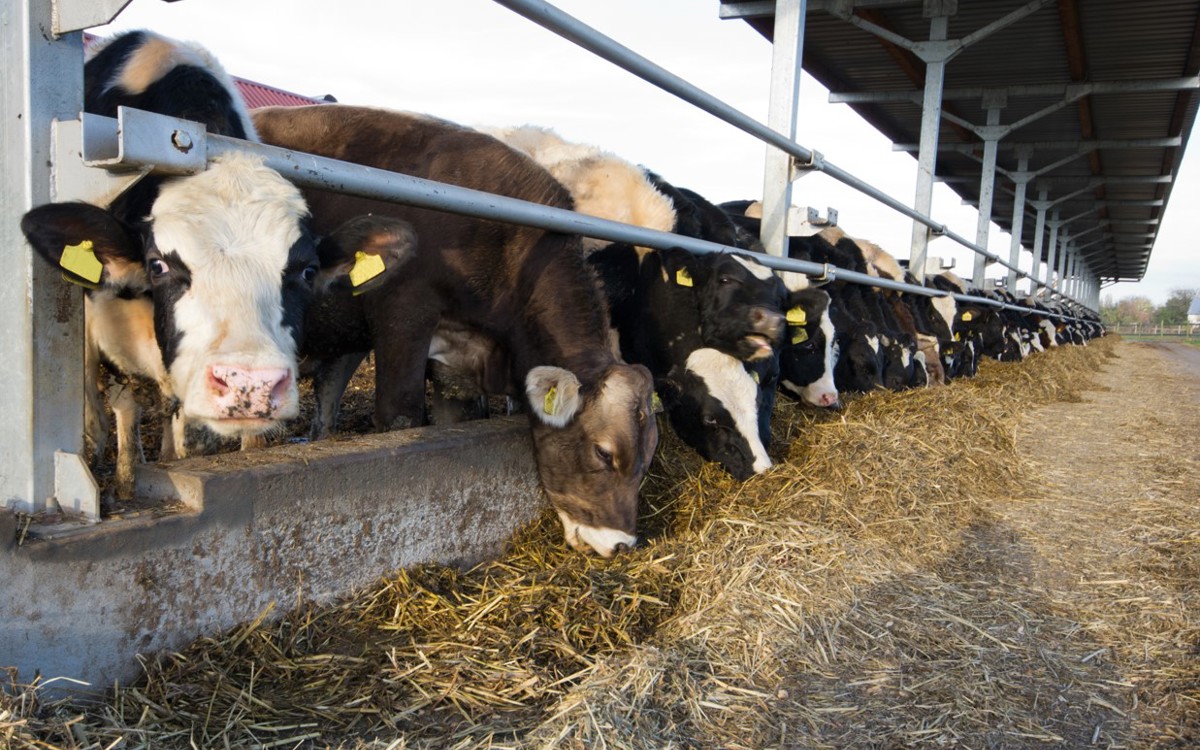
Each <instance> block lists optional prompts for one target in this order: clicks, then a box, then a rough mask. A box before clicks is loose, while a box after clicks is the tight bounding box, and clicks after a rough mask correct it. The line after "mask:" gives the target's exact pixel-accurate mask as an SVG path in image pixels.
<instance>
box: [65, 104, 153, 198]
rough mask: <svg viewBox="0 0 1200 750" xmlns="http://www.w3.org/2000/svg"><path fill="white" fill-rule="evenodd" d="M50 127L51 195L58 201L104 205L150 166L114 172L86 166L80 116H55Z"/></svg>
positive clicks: (141, 175)
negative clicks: (132, 170)
mask: <svg viewBox="0 0 1200 750" xmlns="http://www.w3.org/2000/svg"><path fill="white" fill-rule="evenodd" d="M88 117H90V116H88ZM105 119H107V118H105ZM52 128H53V133H52V135H51V138H52V141H53V149H54V151H53V155H52V157H51V160H52V162H53V164H52V169H53V172H52V174H53V175H54V194H53V198H54V200H55V201H57V202H60V203H61V202H63V201H73V200H79V201H87V202H88V203H92V204H94V205H97V206H101V207H103V206H107V205H108V204H109V203H111V202H112V201H113V200H115V199H116V197H117V196H118V195H120V194H121V193H123V192H125V191H126V190H128V189H129V188H131V187H132V186H133V185H134V184H135V183H136V182H137V181H138V180H140V179H142V178H143V177H145V176H146V175H147V174H149V173H150V167H144V168H142V169H140V170H138V171H137V172H124V173H114V172H109V171H108V170H106V169H100V168H98V167H91V166H87V165H86V164H85V163H84V156H83V154H84V151H85V150H86V146H85V145H84V143H83V141H84V138H85V137H86V131H85V130H84V128H83V123H81V122H80V121H79V120H56V121H55V122H54V123H53V125H52Z"/></svg>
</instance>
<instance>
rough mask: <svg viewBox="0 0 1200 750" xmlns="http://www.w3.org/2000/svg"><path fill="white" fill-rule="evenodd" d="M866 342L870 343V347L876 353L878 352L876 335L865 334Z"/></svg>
mask: <svg viewBox="0 0 1200 750" xmlns="http://www.w3.org/2000/svg"><path fill="white" fill-rule="evenodd" d="M867 343H868V344H870V346H871V349H872V350H873V351H874V352H875V353H876V354H878V353H879V337H878V336H867Z"/></svg>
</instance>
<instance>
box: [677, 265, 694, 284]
mask: <svg viewBox="0 0 1200 750" xmlns="http://www.w3.org/2000/svg"><path fill="white" fill-rule="evenodd" d="M675 283H676V284H678V285H679V286H691V285H692V275H691V274H690V273H688V270H687V269H686V268H681V269H679V270H678V271H676V272H675Z"/></svg>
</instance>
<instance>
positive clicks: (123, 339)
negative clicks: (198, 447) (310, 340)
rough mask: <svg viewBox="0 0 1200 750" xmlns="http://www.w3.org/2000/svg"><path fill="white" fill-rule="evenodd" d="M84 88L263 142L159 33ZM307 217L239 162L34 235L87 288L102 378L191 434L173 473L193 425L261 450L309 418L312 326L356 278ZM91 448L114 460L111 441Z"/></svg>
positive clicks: (212, 79)
mask: <svg viewBox="0 0 1200 750" xmlns="http://www.w3.org/2000/svg"><path fill="white" fill-rule="evenodd" d="M84 78H85V92H84V96H85V101H84V107H85V109H86V111H88V112H90V113H94V114H99V115H107V116H115V115H116V108H117V107H118V106H122V105H123V106H130V107H139V108H144V109H149V110H152V111H155V112H158V113H160V114H165V115H170V116H175V117H185V118H188V119H191V120H195V121H198V122H200V123H202V124H204V125H205V127H207V128H208V129H209V130H210V131H211V132H214V133H220V134H224V135H231V136H236V137H242V138H254V129H253V126H252V124H251V123H250V120H249V118H248V116H247V115H246V112H245V110H244V108H243V105H242V103H241V100H240V99H239V98H238V94H237V93H236V90H235V89H234V87H233V84H232V82H231V81H230V79H229V77H228V76H227V75H226V74H225V72H224V71H223V70H222V69H221V67H220V65H219V64H218V63H217V62H216V60H214V59H213V58H212V56H211V55H209V54H208V53H207V52H206V51H204V50H203V49H201V48H198V47H195V46H192V45H187V44H182V43H179V42H176V41H173V40H170V39H167V38H164V37H161V36H158V35H155V34H152V33H149V32H144V31H139V32H132V33H128V34H124V35H122V36H118V37H116V38H114V39H112V40H111V41H109V42H108V43H107V44H103V45H98V46H97V47H96V48H94V49H93V50H92V54H91V57H90V59H89V60H88V61H87V63H86V66H85V69H84ZM307 216H308V210H307V207H306V205H305V202H304V200H303V198H302V197H301V195H300V191H299V190H297V189H296V188H295V187H294V186H293V185H292V184H291V183H290V182H288V181H287V180H285V179H283V178H282V177H281V176H280V175H279V174H278V173H276V172H274V171H272V170H270V169H268V168H266V167H265V166H263V165H262V163H261V162H260V161H259V160H257V159H254V158H251V157H247V156H241V155H230V156H226V157H223V158H222V159H220V160H218V161H215V162H214V163H212V164H211V165H210V166H209V168H208V169H207V170H206V171H204V172H201V173H199V174H196V175H192V176H185V177H168V178H160V177H154V176H151V177H147V178H145V179H143V180H142V181H141V182H139V183H137V184H136V185H135V186H134V187H133V188H132V189H131V190H129V191H127V192H125V193H124V194H123V195H121V196H120V197H119V198H117V199H116V200H115V201H114V202H113V203H112V205H111V206H109V207H108V208H107V209H104V208H99V207H97V206H93V205H89V204H86V203H59V204H49V205H44V206H39V207H37V208H34V209H33V210H31V211H29V212H28V213H27V214H26V215H25V216H24V217H23V219H22V221H21V228H22V231H23V232H24V233H25V236H26V237H27V238H28V240H29V243H30V244H31V245H32V246H33V248H34V250H36V251H37V253H38V255H40V256H41V257H43V258H44V259H46V260H47V261H48V262H50V263H52V264H54V265H56V266H61V267H62V269H63V271H64V277H65V278H67V279H69V280H72V281H75V282H77V283H79V284H82V285H85V286H87V287H88V291H87V293H86V295H87V296H86V303H85V315H86V330H87V342H88V365H89V371H90V373H89V374H91V375H93V376H94V370H93V368H94V367H95V366H97V362H98V361H99V360H101V359H102V360H104V361H106V362H107V363H108V364H109V365H111V366H113V367H114V368H115V369H117V370H119V371H120V372H121V373H123V374H125V375H129V376H141V377H145V378H149V379H150V380H153V381H154V382H155V383H157V384H158V387H159V389H160V390H161V392H162V397H163V399H164V400H165V402H166V403H168V404H171V405H173V407H172V408H171V409H169V410H170V411H173V412H175V413H176V414H177V415H178V418H177V419H175V420H174V422H175V429H173V430H168V429H164V449H163V451H162V458H164V459H169V458H172V457H175V456H181V455H183V454H184V451H185V448H184V445H183V442H182V435H183V430H182V426H183V422H184V420H194V421H196V422H199V423H200V424H203V425H204V426H206V427H208V428H209V429H211V430H213V431H215V432H217V433H218V434H221V435H226V436H240V437H242V438H243V441H244V442H254V441H255V440H256V439H257V438H258V436H260V435H261V434H262V433H264V432H267V431H269V430H271V429H273V428H274V427H276V426H277V425H280V424H281V423H282V422H283V421H284V420H287V419H290V418H292V417H294V416H296V414H297V412H298V409H299V398H298V394H297V389H296V375H297V372H296V370H297V367H296V352H297V346H298V342H299V340H300V338H301V336H302V334H303V331H302V328H303V326H302V323H303V320H304V316H305V310H306V308H307V306H308V305H309V303H310V301H311V299H312V298H313V296H314V294H315V293H316V292H317V290H318V289H320V288H322V287H324V286H326V285H328V284H330V283H332V282H333V281H334V280H335V279H337V278H339V277H341V276H343V275H344V274H345V273H346V272H347V271H348V270H349V268H350V263H349V262H348V259H347V258H345V257H335V255H334V254H331V253H326V257H325V258H322V257H321V256H320V255H319V253H318V248H317V243H316V241H315V239H314V237H313V235H312V234H310V233H309V231H308V229H307V227H306V219H307ZM410 242H411V234H406V235H404V236H403V237H400V238H398V240H397V241H396V242H393V243H389V244H388V250H387V251H388V252H390V253H394V254H395V256H396V257H395V258H394V259H391V260H389V261H388V262H389V265H391V266H393V267H394V266H396V265H398V263H399V261H400V260H401V259H402V258H403V256H404V255H405V254H406V253H407V252H408V250H409V244H410ZM352 259H353V256H351V258H350V260H352ZM94 385H95V384H93V386H94ZM94 390H95V388H94V387H92V388H89V391H90V392H94ZM89 404H90V407H91V408H90V410H89V412H90V413H89V417H88V423H89V425H90V426H91V429H93V430H95V429H97V425H102V423H103V420H102V419H101V416H102V414H103V412H102V410H101V409H100V407H99V403H98V398H97V397H96V396H95V394H94V393H90V396H89ZM113 406H114V409H115V410H116V412H117V421H118V427H119V428H120V434H119V435H118V467H117V493H118V495H128V494H129V493H130V492H131V491H132V483H133V465H134V463H135V461H136V459H137V457H138V456H140V454H141V446H140V443H139V442H138V441H137V439H136V432H134V429H135V426H136V422H137V419H136V414H131V413H130V410H131V409H136V404H135V403H134V402H133V400H132V398H131V397H129V398H127V397H125V396H122V397H119V398H115V399H113ZM101 432H103V430H101ZM91 437H92V441H93V443H94V444H95V445H96V446H97V448H98V450H99V451H102V450H103V442H104V437H105V436H104V435H103V434H93V435H92V436H91Z"/></svg>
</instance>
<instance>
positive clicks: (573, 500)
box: [525, 363, 658, 557]
mask: <svg viewBox="0 0 1200 750" xmlns="http://www.w3.org/2000/svg"><path fill="white" fill-rule="evenodd" d="M525 393H526V395H527V396H528V398H529V407H530V421H531V422H532V424H533V443H534V451H535V454H536V456H537V462H538V471H539V473H540V475H541V478H542V486H543V487H544V488H545V490H546V494H547V495H548V496H549V498H550V503H551V504H552V505H553V506H554V508H555V510H557V511H558V516H559V518H560V519H561V520H562V524H563V533H564V535H565V536H566V540H567V543H568V544H570V545H571V546H572V547H574V548H576V549H585V548H587V547H591V548H592V549H593V550H595V551H596V552H597V553H599V554H600V555H601V556H603V557H612V556H613V555H614V554H616V553H617V552H620V551H621V550H624V549H628V548H630V547H632V546H633V545H634V544H636V543H637V509H638V489H639V487H640V486H641V482H642V477H643V476H645V474H646V469H647V468H649V466H650V461H651V459H652V458H653V456H654V449H655V448H656V447H657V445H658V423H657V421H656V420H655V418H654V412H653V406H652V399H653V393H654V389H653V381H652V379H651V377H650V371H649V370H647V369H646V368H645V367H642V366H640V365H626V364H621V363H616V364H613V365H610V366H609V367H608V369H607V370H606V371H605V372H604V373H603V374H602V376H601V377H599V378H598V379H597V381H596V383H595V385H593V386H591V387H590V388H585V387H584V386H583V385H582V384H581V383H580V381H579V379H578V378H577V377H576V376H575V374H574V373H572V372H571V371H570V370H566V369H564V368H561V367H549V366H541V367H534V368H533V369H531V370H530V371H529V373H528V374H527V375H526V377H525Z"/></svg>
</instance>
